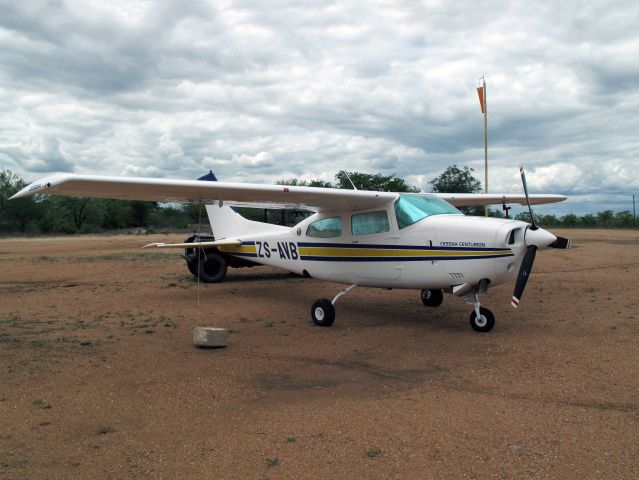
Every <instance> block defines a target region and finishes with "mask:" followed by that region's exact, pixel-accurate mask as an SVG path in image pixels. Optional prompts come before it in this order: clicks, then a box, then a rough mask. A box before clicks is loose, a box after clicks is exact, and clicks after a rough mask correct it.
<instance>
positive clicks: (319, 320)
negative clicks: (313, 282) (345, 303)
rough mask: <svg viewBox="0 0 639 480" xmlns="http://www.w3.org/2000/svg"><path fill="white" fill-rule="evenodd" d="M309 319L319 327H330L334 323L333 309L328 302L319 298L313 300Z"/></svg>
mask: <svg viewBox="0 0 639 480" xmlns="http://www.w3.org/2000/svg"><path fill="white" fill-rule="evenodd" d="M311 317H313V322H314V323H315V325H318V326H320V327H330V326H331V325H333V322H334V321H335V307H334V306H333V304H332V303H331V301H330V300H328V299H326V298H320V299H319V300H315V303H313V306H312V307H311Z"/></svg>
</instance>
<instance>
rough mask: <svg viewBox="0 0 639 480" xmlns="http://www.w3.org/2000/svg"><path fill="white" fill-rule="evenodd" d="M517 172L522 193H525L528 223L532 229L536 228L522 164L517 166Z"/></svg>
mask: <svg viewBox="0 0 639 480" xmlns="http://www.w3.org/2000/svg"><path fill="white" fill-rule="evenodd" d="M519 174H520V175H521V183H523V184H524V194H525V195H526V203H527V204H528V211H529V212H530V225H532V226H531V229H532V230H537V224H535V217H534V216H533V212H532V207H531V206H530V198H528V184H527V183H526V174H525V173H524V166H523V165H520V166H519Z"/></svg>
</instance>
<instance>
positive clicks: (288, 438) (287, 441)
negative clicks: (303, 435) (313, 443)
mask: <svg viewBox="0 0 639 480" xmlns="http://www.w3.org/2000/svg"><path fill="white" fill-rule="evenodd" d="M296 441H297V438H295V437H286V443H295V442H296Z"/></svg>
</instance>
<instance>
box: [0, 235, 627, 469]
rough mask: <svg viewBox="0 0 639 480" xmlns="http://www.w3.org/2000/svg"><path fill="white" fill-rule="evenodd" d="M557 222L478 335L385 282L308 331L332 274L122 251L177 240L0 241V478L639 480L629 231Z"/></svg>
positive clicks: (458, 317)
mask: <svg viewBox="0 0 639 480" xmlns="http://www.w3.org/2000/svg"><path fill="white" fill-rule="evenodd" d="M558 233H560V234H561V235H564V236H567V237H570V238H572V239H573V241H574V245H575V248H573V249H571V250H568V251H561V250H550V251H543V252H540V253H539V254H538V255H537V261H536V264H535V267H534V270H533V274H532V277H531V281H530V282H529V284H528V287H527V290H526V293H525V295H524V298H523V301H522V304H521V306H520V308H519V310H517V311H515V310H513V309H512V308H511V307H510V296H511V294H512V288H513V285H504V286H499V287H496V288H494V289H492V290H491V291H490V293H489V294H488V295H486V296H484V297H483V301H484V304H485V305H486V306H487V307H489V308H491V309H492V310H493V312H494V313H495V315H496V317H497V325H496V327H495V329H494V330H493V331H492V332H490V333H488V334H478V333H475V332H473V331H472V330H471V329H470V326H469V324H468V315H469V313H470V307H469V306H468V305H465V304H464V302H463V301H462V300H461V299H458V298H453V297H450V296H445V299H444V304H443V305H442V306H441V307H439V308H436V309H432V308H427V307H424V306H423V305H422V303H421V301H420V300H419V293H418V292H415V291H400V290H393V291H386V290H373V289H355V290H354V291H352V292H351V293H350V294H349V295H348V296H346V297H343V298H342V299H341V300H340V302H339V303H338V305H337V320H336V322H335V325H334V327H333V328H319V327H315V326H313V325H312V324H311V321H310V314H309V312H310V305H311V304H312V302H313V301H314V300H315V299H316V298H319V297H328V298H332V297H333V296H334V295H335V294H336V293H337V292H338V291H339V290H340V288H342V287H340V286H338V285H334V284H328V283H324V282H319V281H316V280H312V279H302V278H297V277H293V276H290V275H288V274H286V273H282V272H280V271H277V270H273V269H267V268H254V269H242V270H230V271H229V276H228V277H227V281H225V282H224V283H221V284H202V285H198V284H197V283H196V282H195V281H194V279H193V277H192V276H191V275H190V274H189V273H188V272H187V270H186V267H185V265H184V262H183V261H182V260H181V259H180V258H179V256H178V254H176V253H174V252H164V251H163V252H161V253H158V252H148V251H146V250H145V251H142V250H141V249H140V248H139V247H140V246H141V245H142V244H145V243H148V242H151V241H167V240H169V241H175V240H181V239H182V236H180V235H169V236H166V235H163V236H162V235H151V236H146V237H132V236H81V237H70V238H37V239H23V238H20V239H2V240H0V422H1V423H0V426H1V428H0V478H1V479H49V478H50V479H63V478H69V479H75V478H78V479H80V478H81V479H91V478H95V479H130V478H141V479H142V478H151V479H153V478H158V479H159V478H163V479H196V478H197V479H202V478H241V479H306V478H308V479H315V478H331V479H332V478H384V479H386V478H402V479H405V478H406V479H429V478H459V479H461V478H553V479H554V478H579V479H600V478H610V479H613V478H614V479H636V478H639V386H638V383H637V377H638V376H639V342H638V340H639V295H638V293H637V292H639V248H638V242H639V232H637V231H604V230H591V231H589V230H564V231H561V232H558ZM197 325H210V326H220V327H226V328H227V329H229V330H230V331H231V333H230V335H229V345H228V347H227V348H224V349H215V350H203V349H197V348H195V347H194V346H193V344H192V330H193V327H194V326H197Z"/></svg>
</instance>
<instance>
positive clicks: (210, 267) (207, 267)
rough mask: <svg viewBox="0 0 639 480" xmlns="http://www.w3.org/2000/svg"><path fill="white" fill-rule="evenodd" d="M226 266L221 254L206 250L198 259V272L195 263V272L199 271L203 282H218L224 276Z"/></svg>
mask: <svg viewBox="0 0 639 480" xmlns="http://www.w3.org/2000/svg"><path fill="white" fill-rule="evenodd" d="M227 268H228V265H227V264H226V259H225V258H224V257H223V256H222V255H220V254H219V253H217V252H208V253H207V254H206V256H204V255H202V258H201V259H200V270H199V272H198V271H197V265H196V269H195V271H196V273H195V274H196V275H197V274H198V273H199V277H200V280H201V281H203V282H205V283H218V282H221V281H222V280H224V277H226V269H227Z"/></svg>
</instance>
